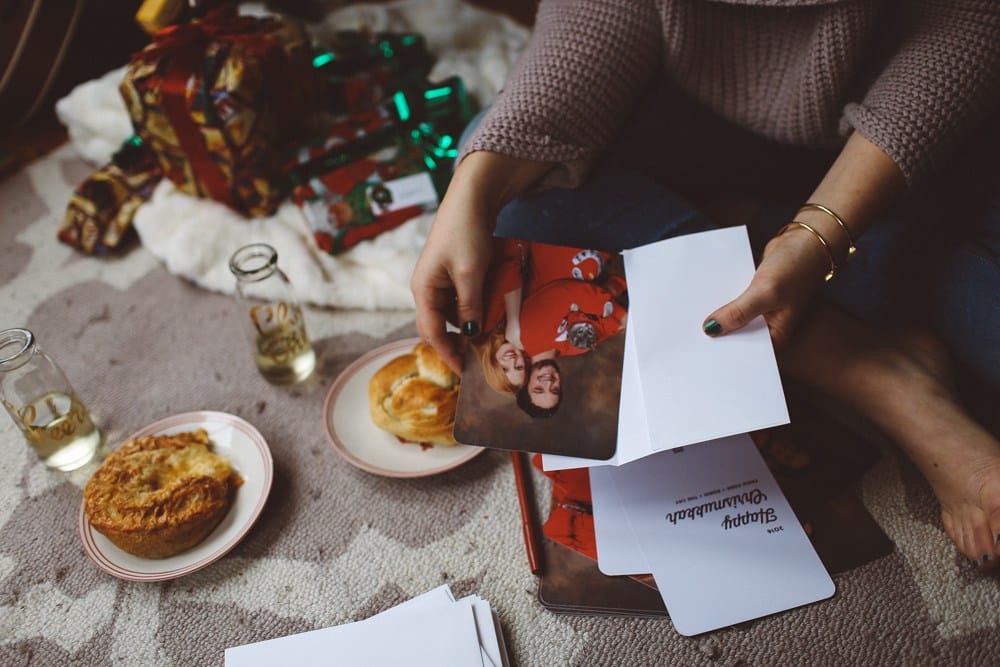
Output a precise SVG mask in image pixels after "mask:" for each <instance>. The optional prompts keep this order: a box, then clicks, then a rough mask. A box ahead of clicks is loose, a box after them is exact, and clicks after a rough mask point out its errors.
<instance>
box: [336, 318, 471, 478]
mask: <svg viewBox="0 0 1000 667" xmlns="http://www.w3.org/2000/svg"><path fill="white" fill-rule="evenodd" d="M419 340H420V339H418V338H408V339H406V340H398V341H395V342H393V343H388V344H387V345H383V346H382V347H379V348H376V349H374V350H372V351H371V352H368V353H366V354H364V355H363V356H361V357H359V358H358V359H357V360H356V361H354V362H353V363H352V364H351V365H350V366H348V367H347V368H345V369H344V371H343V372H342V373H341V374H340V375H339V376H338V377H337V379H336V380H335V381H334V383H333V385H332V386H331V387H330V391H329V392H328V393H327V395H326V400H325V401H324V402H323V426H324V428H325V429H326V437H327V438H328V439H329V440H330V444H331V445H333V449H334V451H335V452H337V453H338V454H340V455H341V456H342V457H344V458H345V459H347V460H348V461H349V462H350V463H351V464H353V465H355V466H357V467H358V468H361V469H362V470H366V471H368V472H370V473H374V474H376V475H383V476H386V477H426V476H428V475H436V474H438V473H442V472H445V471H446V470H451V469H452V468H457V467H458V466H460V465H462V464H463V463H465V462H467V461H469V460H471V459H472V458H474V457H476V456H478V455H479V454H482V452H483V448H482V447H473V446H471V445H429V444H424V445H420V444H418V443H414V442H402V441H400V440H399V438H397V437H396V436H394V435H392V434H391V433H389V432H387V431H383V430H382V429H380V428H379V427H377V426H375V424H374V423H373V422H372V420H371V417H370V416H369V415H370V414H371V413H370V411H369V409H368V383H369V382H370V381H371V379H372V376H373V375H375V372H376V371H378V369H380V368H382V366H384V365H385V364H387V363H389V362H390V361H391V360H392V359H394V358H396V357H398V356H399V355H402V354H406V353H407V352H409V351H410V350H412V349H413V346H414V345H416V344H417V342H419Z"/></svg>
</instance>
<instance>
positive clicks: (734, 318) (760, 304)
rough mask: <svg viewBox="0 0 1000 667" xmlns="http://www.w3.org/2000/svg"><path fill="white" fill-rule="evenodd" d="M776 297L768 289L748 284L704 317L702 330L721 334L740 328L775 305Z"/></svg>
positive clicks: (711, 333) (707, 332)
mask: <svg viewBox="0 0 1000 667" xmlns="http://www.w3.org/2000/svg"><path fill="white" fill-rule="evenodd" d="M777 305H778V303H777V299H776V298H774V297H773V296H772V295H771V294H770V293H769V292H768V291H766V290H762V289H760V288H758V287H756V286H754V285H750V287H748V288H747V289H746V291H744V292H743V294H740V295H739V296H738V297H736V298H735V299H734V300H732V301H730V302H729V303H727V304H726V305H724V306H723V307H722V308H719V309H718V310H716V311H715V312H714V313H712V314H711V315H709V316H708V317H707V318H705V321H704V322H703V323H702V325H701V328H702V330H703V331H704V332H705V333H706V334H708V335H709V336H713V337H714V336H723V335H725V334H727V333H730V332H733V331H737V330H739V329H742V328H743V327H745V326H746V325H747V324H749V323H750V322H751V321H753V319H754V318H755V317H757V316H758V315H763V314H764V313H767V312H770V311H771V310H773V309H775V308H776V307H777Z"/></svg>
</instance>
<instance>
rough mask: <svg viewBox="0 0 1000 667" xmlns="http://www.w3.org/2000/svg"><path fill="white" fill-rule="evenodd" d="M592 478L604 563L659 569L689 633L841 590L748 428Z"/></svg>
mask: <svg viewBox="0 0 1000 667" xmlns="http://www.w3.org/2000/svg"><path fill="white" fill-rule="evenodd" d="M590 486H591V494H592V496H593V502H594V528H595V534H596V537H597V563H598V567H599V568H600V569H601V572H603V573H604V574H609V575H620V574H641V573H645V572H649V573H652V575H653V578H654V579H655V580H656V585H657V588H659V591H660V594H661V595H662V596H663V601H664V604H665V605H666V607H667V612H668V613H669V614H670V618H671V620H672V621H673V624H674V627H675V628H676V629H677V631H678V632H680V633H681V634H683V635H696V634H699V633H702V632H707V631H709V630H715V629H717V628H722V627H726V626H728V625H733V624H736V623H741V622H744V621H748V620H752V619H755V618H759V617H761V616H767V615H768V614H773V613H776V612H779V611H784V610H786V609H791V608H793V607H798V606H801V605H804V604H808V603H810V602H816V601H817V600H822V599H825V598H828V597H830V596H831V595H833V592H834V585H833V581H832V580H831V579H830V575H829V574H828V573H827V571H826V568H825V567H824V566H823V563H822V562H821V561H820V559H819V556H817V555H816V551H815V550H814V549H813V546H812V544H811V543H810V542H809V538H808V537H807V536H806V534H805V532H804V531H803V530H802V526H801V524H800V523H799V521H798V519H797V518H796V516H795V513H794V512H793V511H792V508H791V507H790V506H789V504H788V501H787V500H786V499H785V496H784V494H782V492H781V489H780V488H778V484H777V482H776V481H775V479H774V476H773V475H772V474H771V471H770V470H769V469H768V467H767V465H766V464H765V462H764V459H763V458H762V457H761V455H760V453H759V452H758V451H757V447H756V445H754V443H753V441H752V440H751V439H750V437H749V436H746V435H740V436H733V437H729V438H724V439H721V440H716V441H713V442H706V443H702V444H698V445H693V446H689V447H683V448H678V449H674V450H671V451H667V452H661V453H658V454H655V455H653V456H650V457H648V458H646V459H644V460H642V461H639V462H635V463H631V464H627V465H624V466H603V467H596V468H591V470H590Z"/></svg>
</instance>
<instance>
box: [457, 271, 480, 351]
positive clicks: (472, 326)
mask: <svg viewBox="0 0 1000 667" xmlns="http://www.w3.org/2000/svg"><path fill="white" fill-rule="evenodd" d="M455 295H456V297H457V298H458V303H456V304H455V314H456V315H457V318H458V326H459V329H460V330H461V331H462V334H463V335H465V336H468V337H470V338H471V337H475V336H478V335H479V333H480V332H481V331H482V317H483V276H482V275H478V276H475V277H466V278H465V279H464V280H458V279H456V280H455Z"/></svg>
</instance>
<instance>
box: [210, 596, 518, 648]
mask: <svg viewBox="0 0 1000 667" xmlns="http://www.w3.org/2000/svg"><path fill="white" fill-rule="evenodd" d="M499 628H500V623H499V621H498V620H497V618H496V615H495V613H494V612H493V609H492V608H491V607H490V603H489V602H487V601H486V600H484V599H483V598H481V597H479V596H477V595H470V596H468V597H464V598H462V599H461V600H455V597H454V596H453V595H452V593H451V589H450V588H449V587H448V586H447V585H443V586H439V587H438V588H435V589H433V590H431V591H428V592H427V593H424V594H423V595H420V596H417V597H415V598H413V599H411V600H408V601H407V602H404V603H403V604H401V605H398V606H396V607H393V608H392V609H389V610H387V611H384V612H382V613H380V614H377V615H375V616H372V617H371V618H368V619H365V620H363V621H358V622H356V623H347V624H345V625H338V626H335V627H332V628H324V629H322V630H314V631H312V632H303V633H301V634H297V635H291V636H288V637H281V638H278V639H269V640H267V641H263V642H257V643H255V644H247V645H245V646H237V647H235V648H228V649H226V667H264V666H267V667H270V666H272V665H278V664H290V665H296V666H297V667H299V666H308V665H317V666H318V665H329V664H331V660H334V658H332V657H331V656H335V662H336V664H343V665H366V666H367V667H382V666H383V665H384V666H389V665H425V666H427V667H437V666H439V665H482V666H483V667H507V666H508V657H507V649H506V646H505V645H504V641H503V634H502V633H501V632H500V630H499Z"/></svg>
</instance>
